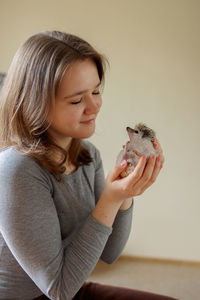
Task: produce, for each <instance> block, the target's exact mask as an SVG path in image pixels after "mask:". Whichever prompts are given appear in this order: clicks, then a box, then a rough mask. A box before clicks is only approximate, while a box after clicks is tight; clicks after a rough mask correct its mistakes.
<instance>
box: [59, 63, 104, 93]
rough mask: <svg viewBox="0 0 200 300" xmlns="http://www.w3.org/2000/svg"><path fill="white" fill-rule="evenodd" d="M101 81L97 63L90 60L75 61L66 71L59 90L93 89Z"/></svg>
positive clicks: (71, 91) (68, 91) (65, 91)
mask: <svg viewBox="0 0 200 300" xmlns="http://www.w3.org/2000/svg"><path fill="white" fill-rule="evenodd" d="M98 83H99V75H98V70H97V66H96V64H95V63H94V62H93V61H92V60H90V59H86V60H81V61H76V62H73V63H72V64H71V65H70V66H69V67H68V68H67V69H66V71H65V73H64V76H63V78H62V80H61V82H60V85H59V88H58V92H64V93H67V94H68V93H74V92H77V91H78V90H85V89H92V88H94V87H95V86H96V85H97V84H98Z"/></svg>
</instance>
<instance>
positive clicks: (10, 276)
mask: <svg viewBox="0 0 200 300" xmlns="http://www.w3.org/2000/svg"><path fill="white" fill-rule="evenodd" d="M84 144H85V145H86V147H88V149H89V151H90V154H91V156H92V158H93V162H92V163H90V164H89V165H88V166H82V167H79V168H78V169H77V170H76V171H75V172H74V173H72V174H70V175H66V174H64V175H63V177H62V181H60V182H58V181H57V180H56V179H55V178H54V177H53V176H52V175H51V174H50V173H49V172H48V170H46V169H45V168H44V167H43V166H42V165H41V164H40V163H39V162H38V161H37V160H36V159H35V158H33V157H31V156H28V155H22V154H20V153H18V152H17V151H16V150H15V149H14V148H12V147H11V148H7V149H5V150H3V151H1V152H0V299H10V300H11V299H12V300H17V299H20V300H31V299H33V298H35V297H37V296H39V295H41V294H42V293H44V294H45V295H46V296H47V297H49V298H50V299H57V300H58V299H59V300H68V299H72V297H73V296H74V295H75V294H76V293H77V292H78V290H79V289H80V287H81V286H82V285H83V283H84V282H85V281H86V280H87V278H88V276H89V274H90V273H91V271H92V270H93V269H94V267H95V265H96V263H97V262H98V260H99V258H101V259H103V260H104V261H105V262H107V263H112V262H113V261H114V260H116V259H117V258H118V256H119V255H120V253H121V251H122V249H123V247H124V246H125V243H126V241H127V239H128V236H129V233H130V228H131V220H132V207H131V208H130V209H128V210H126V211H119V212H118V214H117V216H116V218H115V221H114V224H113V227H112V228H110V227H107V226H105V225H104V224H102V223H100V222H98V221H97V220H96V219H95V218H93V217H92V215H91V212H92V210H93V209H94V207H95V205H96V202H97V201H98V199H99V197H100V194H101V192H102V189H103V187H104V174H103V167H102V161H101V158H100V154H99V151H98V150H97V149H96V148H95V147H94V146H93V145H92V144H91V143H89V142H88V141H87V142H86V141H84Z"/></svg>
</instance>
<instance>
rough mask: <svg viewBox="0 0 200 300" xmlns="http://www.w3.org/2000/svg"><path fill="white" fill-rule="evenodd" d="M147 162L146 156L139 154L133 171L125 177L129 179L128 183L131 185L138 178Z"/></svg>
mask: <svg viewBox="0 0 200 300" xmlns="http://www.w3.org/2000/svg"><path fill="white" fill-rule="evenodd" d="M146 162H147V157H146V156H144V155H143V156H141V157H140V159H139V161H138V163H137V165H136V167H135V169H134V171H133V172H132V173H130V174H129V175H128V176H127V177H126V180H127V181H129V185H130V186H131V187H132V186H133V185H134V184H135V183H136V182H137V181H138V180H140V178H141V176H142V175H143V172H144V169H145V166H146Z"/></svg>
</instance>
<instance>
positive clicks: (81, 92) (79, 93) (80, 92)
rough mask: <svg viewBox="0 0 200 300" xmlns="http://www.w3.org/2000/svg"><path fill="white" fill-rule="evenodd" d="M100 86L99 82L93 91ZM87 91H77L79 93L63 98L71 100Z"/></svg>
mask: <svg viewBox="0 0 200 300" xmlns="http://www.w3.org/2000/svg"><path fill="white" fill-rule="evenodd" d="M100 85H101V81H99V83H98V84H97V85H96V86H95V87H94V89H96V88H98V87H99V86H100ZM87 91H88V90H83V91H79V92H76V93H74V94H71V95H67V96H65V98H72V97H75V96H79V95H82V94H84V93H86V92H87Z"/></svg>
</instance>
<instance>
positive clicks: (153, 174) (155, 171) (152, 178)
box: [141, 157, 161, 193]
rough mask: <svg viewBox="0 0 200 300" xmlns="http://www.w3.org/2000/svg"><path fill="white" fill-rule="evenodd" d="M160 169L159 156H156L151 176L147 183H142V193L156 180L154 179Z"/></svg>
mask: <svg viewBox="0 0 200 300" xmlns="http://www.w3.org/2000/svg"><path fill="white" fill-rule="evenodd" d="M160 169H161V162H160V158H159V157H157V158H156V162H155V167H154V170H153V173H152V176H151V178H150V180H149V181H148V182H147V184H146V185H144V187H143V189H142V190H141V192H142V193H143V192H144V191H145V190H146V189H147V188H148V187H150V186H151V185H152V184H153V183H154V182H155V181H156V179H157V177H158V175H159V173H160Z"/></svg>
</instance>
